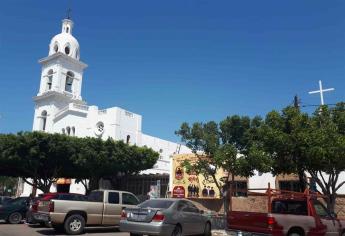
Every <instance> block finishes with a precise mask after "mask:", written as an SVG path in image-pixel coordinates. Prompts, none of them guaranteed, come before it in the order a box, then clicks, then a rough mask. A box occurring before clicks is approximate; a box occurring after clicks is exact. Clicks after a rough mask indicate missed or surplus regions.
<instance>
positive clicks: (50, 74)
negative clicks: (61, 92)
mask: <svg viewBox="0 0 345 236" xmlns="http://www.w3.org/2000/svg"><path fill="white" fill-rule="evenodd" d="M53 73H54V72H53V70H51V69H50V70H49V71H48V75H47V90H51V89H52V84H53Z"/></svg>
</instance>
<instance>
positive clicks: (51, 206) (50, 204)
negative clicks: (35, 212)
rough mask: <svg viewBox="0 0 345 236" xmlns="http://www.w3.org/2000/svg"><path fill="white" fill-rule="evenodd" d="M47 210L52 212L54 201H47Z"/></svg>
mask: <svg viewBox="0 0 345 236" xmlns="http://www.w3.org/2000/svg"><path fill="white" fill-rule="evenodd" d="M48 211H49V212H54V202H53V201H50V202H49V205H48Z"/></svg>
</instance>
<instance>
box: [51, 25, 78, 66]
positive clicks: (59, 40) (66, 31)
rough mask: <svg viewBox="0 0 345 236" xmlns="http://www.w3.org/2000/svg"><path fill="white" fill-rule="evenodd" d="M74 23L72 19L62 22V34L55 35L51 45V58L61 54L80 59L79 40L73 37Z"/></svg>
mask: <svg viewBox="0 0 345 236" xmlns="http://www.w3.org/2000/svg"><path fill="white" fill-rule="evenodd" d="M73 25H74V23H73V21H72V20H71V19H64V20H62V26H61V33H60V34H58V35H55V36H54V37H53V38H52V40H51V41H50V44H49V56H50V55H53V54H55V53H58V52H61V53H63V54H65V55H67V56H70V57H72V58H74V59H76V60H79V59H80V51H79V43H78V40H77V39H76V38H75V37H74V36H73V35H72V31H73Z"/></svg>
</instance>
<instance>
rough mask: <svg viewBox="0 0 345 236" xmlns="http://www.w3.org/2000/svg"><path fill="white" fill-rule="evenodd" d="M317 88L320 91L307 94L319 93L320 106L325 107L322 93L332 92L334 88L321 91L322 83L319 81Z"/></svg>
mask: <svg viewBox="0 0 345 236" xmlns="http://www.w3.org/2000/svg"><path fill="white" fill-rule="evenodd" d="M319 87H320V90H316V91H311V92H309V94H313V93H320V98H321V105H325V103H324V100H323V93H324V92H329V91H333V90H334V88H329V89H322V81H321V80H319Z"/></svg>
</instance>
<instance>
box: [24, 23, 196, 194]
mask: <svg viewBox="0 0 345 236" xmlns="http://www.w3.org/2000/svg"><path fill="white" fill-rule="evenodd" d="M73 26H74V25H73V21H72V20H71V19H64V20H63V21H62V29H61V33H60V34H58V35H56V36H54V37H53V38H52V40H51V42H50V44H49V53H48V56H47V57H45V58H43V59H41V60H39V63H40V64H41V66H42V72H41V80H40V86H39V91H38V94H37V95H36V96H35V97H34V98H33V99H34V102H35V113H34V119H33V131H43V132H48V133H61V134H65V135H70V136H77V137H97V138H102V139H104V140H106V139H108V138H113V139H114V140H123V141H124V142H126V143H128V144H130V145H134V144H135V145H138V146H145V145H146V146H147V147H150V148H152V149H153V150H155V151H157V152H159V153H160V158H159V160H158V161H157V163H156V164H155V165H154V167H153V168H152V169H149V170H145V171H143V172H142V174H160V175H162V174H166V175H169V173H170V168H171V166H170V165H171V160H170V159H171V156H172V155H174V154H176V153H190V152H191V151H190V150H189V149H188V148H187V147H185V146H183V145H180V144H178V143H174V142H170V141H167V140H163V139H160V138H157V137H153V136H150V135H147V134H144V133H143V132H142V116H141V115H139V114H135V113H133V112H130V111H127V110H125V109H122V108H119V107H111V108H108V109H99V108H98V107H97V106H94V105H88V104H87V103H86V102H85V101H84V100H83V99H82V82H83V79H84V78H83V74H84V70H85V69H86V68H87V65H86V64H85V63H84V62H82V61H81V60H80V48H79V43H78V41H77V39H76V38H75V37H74V36H73V35H72V32H73ZM54 190H56V189H52V191H54ZM70 191H71V192H77V193H84V191H85V190H84V188H83V186H82V185H80V184H75V183H74V181H73V180H72V183H71V186H70ZM30 192H31V188H30V186H28V185H25V186H24V194H23V195H25V193H27V194H26V195H28V194H30Z"/></svg>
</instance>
